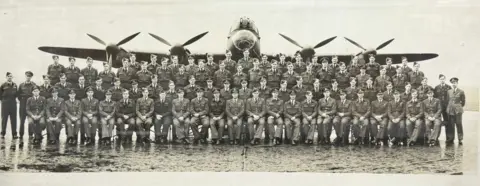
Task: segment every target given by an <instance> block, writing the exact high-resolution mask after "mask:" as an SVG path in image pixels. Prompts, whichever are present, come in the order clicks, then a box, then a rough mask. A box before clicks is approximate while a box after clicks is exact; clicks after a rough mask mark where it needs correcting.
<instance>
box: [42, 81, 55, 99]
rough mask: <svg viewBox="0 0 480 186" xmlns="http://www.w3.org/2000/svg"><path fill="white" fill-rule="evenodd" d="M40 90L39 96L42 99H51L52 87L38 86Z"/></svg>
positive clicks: (46, 85)
mask: <svg viewBox="0 0 480 186" xmlns="http://www.w3.org/2000/svg"><path fill="white" fill-rule="evenodd" d="M39 89H40V96H43V97H44V98H51V97H52V90H53V86H52V85H50V84H42V85H40V86H39Z"/></svg>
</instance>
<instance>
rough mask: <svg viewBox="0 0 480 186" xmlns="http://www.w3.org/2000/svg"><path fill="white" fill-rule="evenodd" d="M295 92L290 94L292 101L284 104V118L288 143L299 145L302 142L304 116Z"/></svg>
mask: <svg viewBox="0 0 480 186" xmlns="http://www.w3.org/2000/svg"><path fill="white" fill-rule="evenodd" d="M295 96H296V93H295V90H292V91H291V92H290V99H289V100H288V101H286V102H284V106H283V117H284V123H285V133H286V138H287V139H286V143H287V144H288V143H291V144H292V145H297V144H298V141H299V140H300V128H301V126H300V125H301V124H302V123H301V120H300V117H301V116H302V107H301V105H300V103H299V102H298V101H296V97H295Z"/></svg>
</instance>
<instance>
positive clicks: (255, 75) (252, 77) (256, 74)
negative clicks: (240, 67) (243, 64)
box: [248, 68, 264, 84]
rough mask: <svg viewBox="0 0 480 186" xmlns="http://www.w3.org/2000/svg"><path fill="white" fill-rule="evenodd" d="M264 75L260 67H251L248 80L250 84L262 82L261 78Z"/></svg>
mask: <svg viewBox="0 0 480 186" xmlns="http://www.w3.org/2000/svg"><path fill="white" fill-rule="evenodd" d="M262 76H264V74H263V71H262V69H260V68H257V69H255V68H252V69H250V70H249V71H248V78H249V79H248V82H249V83H250V84H252V83H259V82H260V78H261V77H262Z"/></svg>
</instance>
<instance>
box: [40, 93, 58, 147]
mask: <svg viewBox="0 0 480 186" xmlns="http://www.w3.org/2000/svg"><path fill="white" fill-rule="evenodd" d="M63 104H64V102H63V99H62V98H59V97H58V92H57V90H56V89H53V90H52V97H51V98H48V99H47V103H46V108H45V110H46V115H47V117H46V121H47V134H48V135H47V136H48V137H49V139H48V140H49V142H50V144H56V143H57V142H58V140H60V130H62V121H64V120H63V113H64V110H63V109H64V106H63ZM32 127H33V126H32Z"/></svg>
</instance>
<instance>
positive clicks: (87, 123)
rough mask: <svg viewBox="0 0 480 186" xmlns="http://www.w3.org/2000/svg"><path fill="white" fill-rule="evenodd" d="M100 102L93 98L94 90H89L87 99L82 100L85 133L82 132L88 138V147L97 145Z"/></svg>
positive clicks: (89, 88)
mask: <svg viewBox="0 0 480 186" xmlns="http://www.w3.org/2000/svg"><path fill="white" fill-rule="evenodd" d="M98 103H99V102H98V100H97V99H95V98H93V88H91V87H88V88H87V97H86V98H84V99H83V100H82V108H83V110H82V111H83V118H82V123H83V127H82V128H83V131H80V132H81V133H83V134H82V136H83V135H85V136H86V141H85V143H86V145H92V144H94V143H95V137H96V134H97V129H98V119H97V114H98Z"/></svg>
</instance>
